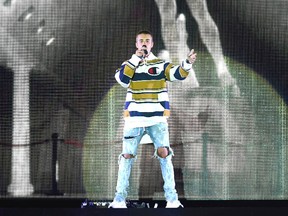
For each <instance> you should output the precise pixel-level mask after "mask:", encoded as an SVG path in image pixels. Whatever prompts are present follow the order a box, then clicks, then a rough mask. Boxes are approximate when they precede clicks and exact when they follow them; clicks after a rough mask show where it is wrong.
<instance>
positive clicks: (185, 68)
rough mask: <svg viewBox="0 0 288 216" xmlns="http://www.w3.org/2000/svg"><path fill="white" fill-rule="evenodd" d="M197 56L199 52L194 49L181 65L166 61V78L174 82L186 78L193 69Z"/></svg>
mask: <svg viewBox="0 0 288 216" xmlns="http://www.w3.org/2000/svg"><path fill="white" fill-rule="evenodd" d="M196 56H197V53H195V52H194V49H192V50H191V51H190V53H189V54H188V56H187V58H186V59H184V60H182V63H181V66H180V65H179V66H176V65H173V64H171V63H166V64H165V66H164V70H165V76H166V79H167V80H168V81H172V82H173V81H176V80H184V79H185V78H186V77H187V76H188V74H189V72H190V70H191V69H192V64H193V63H194V62H195V61H196Z"/></svg>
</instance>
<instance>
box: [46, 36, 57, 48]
mask: <svg viewBox="0 0 288 216" xmlns="http://www.w3.org/2000/svg"><path fill="white" fill-rule="evenodd" d="M54 40H55V38H54V37H52V38H50V39H49V40H48V41H47V43H46V46H49V45H51V44H52V43H53V42H54Z"/></svg>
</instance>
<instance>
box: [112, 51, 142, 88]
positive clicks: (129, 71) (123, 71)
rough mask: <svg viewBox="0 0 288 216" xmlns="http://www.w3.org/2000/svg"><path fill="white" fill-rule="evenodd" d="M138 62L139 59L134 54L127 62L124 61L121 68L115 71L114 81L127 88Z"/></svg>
mask: <svg viewBox="0 0 288 216" xmlns="http://www.w3.org/2000/svg"><path fill="white" fill-rule="evenodd" d="M140 60H141V58H139V57H138V56H137V55H136V54H134V55H132V57H131V58H130V59H129V60H127V61H125V62H124V63H123V64H122V65H121V67H120V68H118V69H117V70H116V74H115V79H116V81H117V82H118V83H119V84H120V85H121V86H123V87H124V88H128V87H129V84H130V81H131V79H132V77H133V76H134V73H135V69H136V67H137V66H138V64H139V62H140Z"/></svg>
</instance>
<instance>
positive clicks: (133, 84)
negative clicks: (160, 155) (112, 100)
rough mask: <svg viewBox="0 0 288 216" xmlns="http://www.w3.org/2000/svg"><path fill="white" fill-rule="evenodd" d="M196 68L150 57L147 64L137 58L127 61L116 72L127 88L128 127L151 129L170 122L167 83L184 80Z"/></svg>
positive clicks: (121, 83)
mask: <svg viewBox="0 0 288 216" xmlns="http://www.w3.org/2000/svg"><path fill="white" fill-rule="evenodd" d="M191 68H192V64H190V63H187V62H186V60H183V61H182V64H181V66H179V65H173V64H172V63H170V62H168V61H164V60H161V59H158V58H157V57H156V56H155V55H154V54H153V53H150V54H149V56H148V57H146V58H145V60H141V58H139V57H138V56H137V55H135V54H134V55H132V57H131V58H130V59H129V60H127V61H125V62H124V63H123V64H122V65H121V67H120V68H119V69H117V70H116V74H115V78H116V80H117V82H118V83H119V84H120V85H122V86H123V87H125V88H127V94H126V101H125V108H124V118H125V127H130V128H134V127H147V126H151V125H154V124H157V123H159V122H167V117H169V115H170V105H169V97H168V91H167V83H166V81H171V82H173V81H177V80H184V79H185V78H186V77H187V76H188V74H189V71H190V70H191Z"/></svg>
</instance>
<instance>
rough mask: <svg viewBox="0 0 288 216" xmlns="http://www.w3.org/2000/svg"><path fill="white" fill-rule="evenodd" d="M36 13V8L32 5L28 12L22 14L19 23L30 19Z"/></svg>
mask: <svg viewBox="0 0 288 216" xmlns="http://www.w3.org/2000/svg"><path fill="white" fill-rule="evenodd" d="M34 11H35V8H34V7H33V6H32V5H31V6H30V7H29V8H28V9H27V10H26V11H24V12H23V13H22V14H21V16H20V17H19V18H18V21H20V22H23V21H25V20H28V19H30V17H31V16H32V15H33V12H34Z"/></svg>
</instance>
